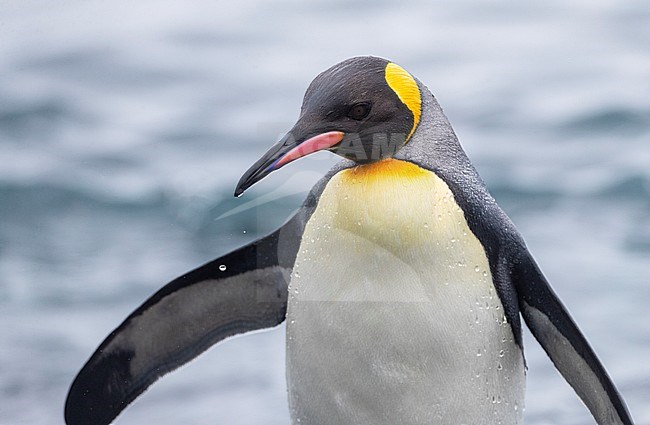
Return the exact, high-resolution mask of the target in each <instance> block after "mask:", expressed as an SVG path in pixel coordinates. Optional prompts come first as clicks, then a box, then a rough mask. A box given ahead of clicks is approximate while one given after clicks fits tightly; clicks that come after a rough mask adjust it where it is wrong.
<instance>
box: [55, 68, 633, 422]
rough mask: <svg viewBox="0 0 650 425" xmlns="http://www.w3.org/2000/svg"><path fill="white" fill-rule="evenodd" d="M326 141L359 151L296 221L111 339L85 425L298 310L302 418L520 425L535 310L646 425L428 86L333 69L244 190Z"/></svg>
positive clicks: (585, 378)
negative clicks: (215, 348) (526, 344)
mask: <svg viewBox="0 0 650 425" xmlns="http://www.w3.org/2000/svg"><path fill="white" fill-rule="evenodd" d="M320 150H328V151H330V152H333V153H335V154H338V155H340V156H341V157H343V159H342V161H341V162H340V163H339V164H338V165H336V166H334V168H333V169H332V170H330V172H329V173H328V174H327V175H326V176H325V177H324V178H323V179H322V180H321V181H320V182H319V183H317V184H316V186H315V187H314V188H313V189H312V190H311V192H310V193H309V195H308V196H307V199H306V201H305V202H304V204H303V205H302V207H301V208H300V209H299V210H298V211H297V212H296V213H295V215H294V216H293V217H292V218H290V219H289V220H288V221H287V222H286V224H284V225H283V226H282V227H281V228H280V229H278V230H277V231H275V232H273V233H271V234H270V235H268V236H266V237H263V238H261V239H259V240H257V241H254V242H252V243H250V244H249V245H246V246H244V247H242V248H239V249H237V250H235V251H233V252H231V253H229V254H226V255H224V256H223V257H220V258H218V259H216V260H214V261H212V262H210V263H207V264H205V265H203V266H201V267H199V268H197V269H195V270H193V271H191V272H189V273H187V274H185V275H183V276H181V277H179V278H177V279H175V280H173V281H172V282H170V283H169V284H167V285H166V286H164V287H163V288H162V289H160V290H159V291H158V292H157V293H155V294H154V295H153V296H152V297H151V298H149V299H148V300H146V301H145V302H144V303H143V304H142V305H141V306H140V307H138V308H137V309H136V310H135V311H134V312H133V313H132V314H131V315H130V316H129V317H127V318H126V320H125V321H124V322H123V323H122V324H121V325H120V326H119V327H117V328H116V329H115V330H114V331H113V332H112V333H111V334H110V335H109V336H108V337H107V338H106V339H105V340H104V342H102V344H101V345H100V346H99V348H98V349H97V350H96V351H95V353H94V354H93V355H92V356H91V357H90V359H89V360H88V362H87V363H86V364H85V366H84V367H83V368H82V370H81V371H80V372H79V374H78V375H77V377H76V379H75V380H74V382H73V384H72V386H71V388H70V391H69V394H68V398H67V401H66V406H65V419H66V422H67V424H68V425H88V424H93V425H102V424H109V423H110V422H111V421H113V419H114V418H115V417H116V416H117V415H118V414H119V413H120V412H121V411H122V410H123V409H124V408H125V407H126V406H127V405H128V404H129V403H130V402H132V401H133V400H134V399H135V398H136V397H138V395H140V394H141V393H142V392H143V391H145V390H146V389H147V388H148V387H149V386H150V385H151V384H152V383H153V382H154V381H156V380H157V379H158V378H160V377H161V376H162V375H164V374H166V373H167V372H170V371H172V370H173V369H175V368H177V367H179V366H180V365H182V364H184V363H186V362H188V361H189V360H191V359H193V358H194V357H196V356H197V355H199V354H200V353H202V352H203V351H204V350H206V349H207V348H209V347H210V346H212V345H213V344H215V343H217V342H219V341H221V340H223V339H225V338H227V337H230V336H233V335H235V334H240V333H244V332H247V331H252V330H256V329H262V328H269V327H273V326H276V325H278V324H280V323H282V322H283V321H284V320H285V319H286V321H287V339H286V368H287V387H288V393H289V394H288V396H289V408H290V409H289V410H290V415H291V422H292V424H303V425H304V424H314V425H329V424H331V425H343V424H346V425H353V424H354V425H356V424H359V425H361V424H363V425H368V424H374V425H384V424H385V425H395V424H403V425H415V424H449V425H456V424H468V425H480V424H485V425H488V424H489V425H493V424H503V425H515V424H521V423H523V410H524V409H523V407H524V389H525V372H526V366H525V361H524V354H523V345H522V326H521V321H520V317H523V318H524V320H525V322H526V324H527V325H528V327H529V329H530V330H531V332H532V334H533V335H534V336H535V338H536V339H537V340H538V341H539V343H540V344H541V346H542V347H543V348H544V350H545V351H546V353H547V354H548V355H549V357H550V358H551V360H552V361H553V363H554V364H555V366H556V368H557V369H558V370H559V372H560V373H561V374H562V375H563V376H564V378H565V379H566V380H567V382H568V383H569V384H570V385H571V386H572V387H573V389H574V390H575V392H576V393H577V395H578V396H579V397H580V398H581V399H582V401H583V402H584V404H585V405H586V407H587V408H588V409H589V410H590V412H591V414H592V415H593V417H594V419H595V420H596V422H597V423H598V424H600V425H618V424H624V425H630V424H633V421H632V418H631V416H630V414H629V413H628V410H627V408H626V406H625V402H624V401H623V399H622V398H621V396H620V395H619V392H618V391H617V389H616V387H615V386H614V384H613V382H612V380H611V379H610V378H609V376H608V375H607V372H606V371H605V369H604V367H603V365H602V364H601V362H600V361H599V360H598V358H597V357H596V354H595V353H594V351H593V350H592V348H591V347H590V346H589V344H588V342H587V341H586V339H585V337H584V336H583V335H582V333H581V332H580V330H579V329H578V327H577V326H576V324H575V322H574V321H573V320H572V318H571V317H570V315H569V313H568V312H567V310H566V309H565V307H564V306H563V305H562V303H561V302H560V300H559V299H558V297H557V296H556V295H555V293H554V292H553V290H552V289H551V287H550V286H549V284H548V282H547V280H546V279H545V277H544V275H543V274H542V272H541V271H540V269H539V267H538V266H537V264H536V263H535V261H534V260H533V258H532V256H531V254H530V253H529V251H528V249H527V248H526V245H525V244H524V241H523V239H522V237H521V236H520V234H519V233H518V232H517V230H516V229H515V226H514V225H513V224H512V222H511V221H510V219H509V218H508V217H507V216H506V215H505V213H504V212H503V211H502V210H501V209H500V208H499V206H498V205H497V204H496V202H495V200H494V199H493V198H492V196H491V195H490V194H489V193H488V191H487V189H486V187H485V185H484V183H483V182H482V180H481V178H480V177H479V176H478V174H477V172H476V170H475V169H474V167H473V166H472V164H471V163H470V161H469V159H468V157H467V156H466V154H465V153H464V151H463V149H462V148H461V146H460V144H459V142H458V140H457V138H456V135H455V134H454V131H453V129H452V127H451V125H450V124H449V122H448V120H447V118H446V117H445V115H444V114H443V112H442V109H441V108H440V106H439V105H438V102H437V101H436V99H435V98H434V96H433V95H432V94H431V92H430V91H429V90H428V88H427V87H426V86H424V85H423V84H422V83H421V82H420V81H418V80H417V79H416V78H415V77H413V76H412V75H411V74H409V73H408V72H407V71H405V70H404V69H403V68H402V67H400V66H399V65H397V64H395V63H393V62H390V61H388V60H385V59H382V58H377V57H356V58H351V59H348V60H345V61H343V62H341V63H339V64H337V65H335V66H333V67H331V68H330V69H328V70H326V71H324V72H322V73H321V74H320V75H318V76H317V77H316V78H315V79H314V81H313V82H312V83H311V85H310V86H309V88H308V89H307V92H306V94H305V96H304V100H303V104H302V108H301V112H300V116H299V119H298V121H297V123H296V124H295V126H294V127H293V128H292V129H291V130H290V131H289V132H288V133H287V135H286V136H285V137H284V138H282V139H281V140H280V141H279V142H278V143H277V144H275V145H274V146H273V147H272V148H271V149H270V150H269V151H268V152H267V153H266V154H264V155H263V156H262V158H261V159H260V160H258V161H257V162H256V163H255V164H254V165H253V166H252V167H251V168H250V169H249V170H248V171H247V172H246V173H245V174H244V175H243V177H242V178H241V180H240V181H239V184H238V185H237V188H236V190H235V195H237V196H239V195H241V194H242V193H243V192H244V191H245V190H246V189H247V188H248V187H250V186H251V185H253V184H254V183H256V182H258V181H259V180H261V179H263V178H264V177H265V176H266V175H268V174H269V173H271V172H273V171H275V170H278V169H279V168H281V167H283V166H284V165H286V164H288V163H290V162H291V161H294V160H296V159H298V158H300V157H303V156H305V155H308V154H311V153H313V152H316V151H320ZM224 266H225V267H224Z"/></svg>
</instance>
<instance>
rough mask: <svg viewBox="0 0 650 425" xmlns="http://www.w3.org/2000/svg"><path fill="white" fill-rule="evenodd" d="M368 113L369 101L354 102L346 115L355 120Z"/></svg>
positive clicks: (362, 117)
mask: <svg viewBox="0 0 650 425" xmlns="http://www.w3.org/2000/svg"><path fill="white" fill-rule="evenodd" d="M369 113H370V103H368V102H361V103H355V104H354V105H352V106H351V107H350V109H348V117H350V118H352V119H353V120H357V121H360V120H362V119H364V118H365V117H367V116H368V114H369Z"/></svg>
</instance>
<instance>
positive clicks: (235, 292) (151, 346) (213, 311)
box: [65, 214, 302, 425]
mask: <svg viewBox="0 0 650 425" xmlns="http://www.w3.org/2000/svg"><path fill="white" fill-rule="evenodd" d="M301 232H302V225H301V217H300V214H297V215H296V216H294V218H293V219H291V220H290V221H289V222H287V223H286V224H285V225H284V226H283V227H282V228H280V229H279V230H277V231H276V232H274V233H272V234H271V235H269V236H267V237H265V238H262V239H259V240H257V241H255V242H253V243H251V244H249V245H246V246H244V247H242V248H240V249H238V250H235V251H233V252H231V253H229V254H226V255H224V256H223V257H221V258H218V259H216V260H214V261H211V262H209V263H207V264H205V265H203V266H201V267H199V268H197V269H195V270H193V271H191V272H189V273H187V274H185V275H183V276H181V277H179V278H177V279H175V280H173V281H172V282H170V283H168V284H167V285H165V286H164V287H163V288H161V289H160V290H159V291H158V292H157V293H155V294H154V295H153V296H151V297H150V298H149V299H148V300H146V301H145V302H144V303H143V304H142V305H141V306H140V307H138V308H137V309H136V310H135V311H134V312H133V313H131V315H129V317H127V319H126V320H125V321H124V322H123V323H122V324H121V325H120V326H119V327H118V328H116V329H115V330H114V331H113V332H111V334H110V335H109V336H108V337H107V338H106V339H105V340H104V342H102V344H101V345H100V346H99V348H98V349H97V350H96V351H95V353H94V354H93V355H92V356H91V357H90V359H89V360H88V362H87V363H86V364H85V365H84V367H83V368H82V369H81V371H80V372H79V374H78V375H77V377H76V378H75V380H74V382H73V383H72V386H71V387H70V391H69V393H68V397H67V400H66V405H65V421H66V423H67V424H68V425H87V424H93V425H103V424H109V423H111V422H112V421H113V420H114V419H115V417H117V415H118V414H119V413H120V412H121V411H122V410H123V409H124V408H126V406H127V405H128V404H129V403H131V402H132V401H133V400H135V398H136V397H138V396H139V395H140V394H141V393H142V392H144V391H145V390H146V389H147V388H148V387H149V386H150V385H151V384H152V383H154V382H155V381H156V380H157V379H158V378H160V377H161V376H163V375H164V374H166V373H168V372H171V371H172V370H174V369H176V368H177V367H179V366H181V365H183V364H185V363H187V362H188V361H190V360H191V359H193V358H194V357H196V356H198V355H199V354H201V353H202V352H203V351H205V350H207V349H208V348H209V347H210V346H211V345H213V344H215V343H217V342H219V341H221V340H222V339H224V338H227V337H229V336H233V335H236V334H239V333H243V332H247V331H251V330H255V329H262V328H269V327H273V326H276V325H278V324H280V323H282V322H283V321H284V319H285V314H286V309H287V285H288V282H289V275H290V273H291V269H292V267H293V262H294V261H295V256H296V253H297V250H298V246H299V243H300V234H301ZM224 266H225V269H224Z"/></svg>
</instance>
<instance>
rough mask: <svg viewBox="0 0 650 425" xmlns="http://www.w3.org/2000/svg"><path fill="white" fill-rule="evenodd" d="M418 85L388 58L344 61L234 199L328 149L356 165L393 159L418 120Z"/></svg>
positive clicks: (319, 82)
mask: <svg viewBox="0 0 650 425" xmlns="http://www.w3.org/2000/svg"><path fill="white" fill-rule="evenodd" d="M421 105H422V100H421V93H420V87H419V85H418V83H417V82H416V80H415V79H414V78H413V77H412V76H411V75H410V74H409V73H408V72H406V71H405V70H404V69H403V68H401V67H400V66H399V65H396V64H394V63H392V62H390V61H388V60H386V59H382V58H377V57H372V56H363V57H355V58H351V59H347V60H345V61H343V62H341V63H339V64H336V65H334V66H333V67H331V68H329V69H327V70H326V71H324V72H322V73H321V74H319V75H318V76H317V77H316V78H315V79H314V81H312V83H311V84H310V85H309V87H308V88H307V91H306V93H305V97H304V99H303V102H302V108H301V110H300V116H299V118H298V121H297V122H296V124H295V125H294V127H293V128H292V129H291V130H290V131H289V132H288V133H287V134H286V135H285V136H284V137H283V138H282V139H281V140H280V141H279V142H278V143H276V144H275V145H274V146H273V147H271V149H269V151H268V152H266V154H264V155H263V156H262V158H260V159H259V160H258V161H257V162H256V163H255V164H253V166H251V168H249V169H248V171H246V173H244V175H243V176H242V178H241V179H240V181H239V183H238V184H237V188H236V189H235V196H240V195H241V194H242V193H243V192H244V191H245V190H246V189H248V188H249V187H250V186H252V185H253V184H255V183H256V182H258V181H260V180H261V179H263V178H264V177H266V176H267V175H268V174H270V173H271V172H273V171H275V170H278V169H280V168H281V167H283V166H284V165H286V164H288V163H289V162H292V161H294V160H296V159H298V158H300V157H303V156H306V155H309V154H311V153H313V152H317V151H320V150H328V151H330V152H333V153H335V154H337V155H340V156H342V157H344V158H347V159H349V160H352V161H354V162H355V163H357V164H359V165H361V164H367V163H371V162H374V161H379V160H382V159H385V158H389V157H392V156H393V155H395V154H396V153H397V152H398V151H399V149H400V148H401V147H402V146H404V145H405V144H406V143H408V141H409V140H410V138H411V136H412V135H413V132H414V131H415V129H416V127H417V126H418V124H419V121H420V115H421V107H422V106H421Z"/></svg>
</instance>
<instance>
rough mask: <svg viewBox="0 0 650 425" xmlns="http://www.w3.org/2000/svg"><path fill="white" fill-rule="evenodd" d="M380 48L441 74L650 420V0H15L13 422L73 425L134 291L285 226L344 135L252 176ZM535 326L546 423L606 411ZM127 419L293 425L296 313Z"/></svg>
mask: <svg viewBox="0 0 650 425" xmlns="http://www.w3.org/2000/svg"><path fill="white" fill-rule="evenodd" d="M359 54H373V55H377V56H383V57H387V58H390V59H391V60H393V61H395V62H397V63H399V64H401V65H402V66H404V67H405V68H406V69H408V70H409V71H411V72H412V73H413V74H414V75H416V76H417V77H418V78H419V79H420V80H422V81H423V82H424V83H425V84H427V85H428V86H429V88H430V89H431V90H432V91H433V92H434V93H435V94H436V96H437V98H438V100H439V101H440V103H441V104H442V106H443V108H444V109H445V111H446V113H447V115H448V116H449V118H450V120H451V122H452V124H453V125H454V127H455V129H456V132H457V133H458V135H459V138H460V140H461V142H462V144H463V146H464V147H465V149H466V151H467V153H468V154H469V156H470V157H471V158H472V160H473V162H474V164H475V165H476V167H477V168H478V170H479V172H480V173H481V174H482V176H483V177H484V179H485V180H486V182H487V184H488V186H489V188H490V190H491V191H492V193H493V195H494V196H495V197H496V198H497V200H498V202H499V203H500V204H501V206H502V207H503V208H504V209H505V210H506V212H507V213H508V214H509V215H510V216H511V217H512V219H513V220H514V222H515V223H516V225H517V226H518V228H519V230H520V231H521V232H522V234H523V235H524V237H525V239H526V241H527V243H528V245H529V248H530V250H531V251H532V252H533V254H534V256H535V257H536V259H537V260H538V262H539V263H540V265H541V267H542V269H543V270H544V272H545V273H546V275H547V277H548V278H549V280H550V281H551V283H552V284H553V286H554V288H555V290H556V291H557V292H558V293H559V295H560V297H561V298H562V299H563V300H564V302H565V304H566V305H567V306H568V308H569V310H570V311H571V312H572V314H573V316H574V318H575V319H576V321H577V322H578V323H579V325H580V326H581V328H582V330H583V331H584V333H585V334H586V335H587V337H588V339H589V340H590V342H591V343H592V345H593V347H594V348H595V350H596V352H597V353H598V354H599V356H600V358H601V360H602V361H603V362H604V364H605V365H606V367H607V369H608V371H609V372H610V374H611V376H612V377H613V379H614V381H615V382H616V383H617V385H618V388H619V389H620V391H621V392H622V394H623V395H624V397H625V398H626V400H627V403H628V405H629V408H630V410H631V412H632V414H633V416H634V417H635V418H636V420H637V423H638V424H650V360H649V359H650V314H649V313H648V311H649V310H648V303H649V302H650V7H648V3H647V2H646V1H645V0H626V1H620V0H590V1H587V0H578V1H574V2H562V1H559V0H549V1H545V2H516V1H514V0H510V1H479V0H459V1H454V2H439V1H430V0H426V1H425V0H422V1H411V2H389V1H364V0H361V1H357V2H345V1H339V0H330V1H321V0H317V1H310V2H300V1H291V0H279V1H275V2H267V1H262V0H250V1H246V2H226V1H214V0H210V1H208V0H191V1H180V0H162V1H160V0H156V1H154V0H140V1H138V2H128V1H125V0H114V1H111V2H99V1H81V0H66V1H60V2H42V1H36V0H22V1H14V0H7V1H3V2H1V3H0V77H1V78H0V424H2V425H17V424H28V425H38V424H62V423H63V414H62V411H63V403H64V400H65V396H66V392H67V389H68V386H69V384H70V383H71V381H72V379H73V378H74V376H75V374H76V373H77V372H78V370H79V368H80V367H81V366H82V365H83V363H84V362H85V361H86V360H87V358H88V356H89V355H90V354H91V353H92V351H93V350H94V349H95V348H96V346H97V345H98V344H99V343H100V342H101V341H102V339H103V338H104V337H105V336H106V335H107V334H108V333H109V332H110V331H111V330H112V329H113V328H114V327H115V326H117V325H118V324H119V323H120V322H121V320H122V319H124V318H125V317H126V316H127V314H128V313H129V312H130V311H132V310H133V309H134V308H135V307H137V306H138V305H139V304H140V303H141V302H142V301H143V300H144V299H145V298H146V297H147V296H148V295H150V294H151V293H153V292H154V291H155V290H157V289H158V288H159V287H160V286H162V285H163V284H164V283H166V282H167V281H169V280H171V279H172V278H174V277H176V276H178V275H180V274H182V273H184V272H185V271H187V270H189V269H191V268H193V267H196V266H198V265H200V264H202V263H203V262H206V261H208V260H211V259H213V258H215V257H217V256H218V255H220V254H223V253H225V252H227V251H228V250H230V249H232V248H234V247H237V246H238V245H241V244H243V243H245V242H248V241H251V240H253V239H255V238H256V237H258V236H260V235H262V234H264V233H266V232H269V231H271V230H273V229H274V228H276V227H277V226H279V225H280V224H282V222H283V221H284V220H285V218H287V217H288V216H289V214H290V213H291V211H293V210H294V209H295V208H297V206H298V205H299V204H300V202H301V201H302V198H303V197H304V196H305V194H306V191H307V190H308V189H309V188H310V187H311V185H312V184H313V183H314V182H315V181H316V180H317V179H318V177H319V176H321V175H322V174H323V173H324V172H325V170H327V168H328V167H330V166H331V165H332V164H333V163H334V162H335V161H336V159H335V158H333V157H332V156H331V155H330V154H327V153H319V154H317V155H314V156H313V157H311V158H307V159H305V160H303V161H299V162H297V163H295V164H291V165H290V166H287V167H285V168H284V169H283V170H282V172H279V173H276V174H275V175H273V176H270V177H269V178H268V179H266V180H264V181H263V182H261V183H260V184H258V185H257V186H255V187H254V188H252V189H251V190H250V191H249V192H247V193H246V195H244V197H243V198H240V199H235V198H233V196H232V192H233V190H234V186H235V184H236V182H237V180H238V178H239V176H240V175H241V174H242V173H243V172H244V171H245V170H246V168H247V167H248V166H249V165H250V164H252V163H253V162H254V161H255V160H256V159H257V158H258V157H259V156H260V155H261V154H262V153H263V152H264V151H265V150H266V149H267V148H268V147H269V146H270V145H271V144H272V143H273V142H275V141H276V140H277V139H278V138H279V137H280V136H281V134H282V132H283V131H286V130H288V129H289V128H290V127H291V125H292V122H293V121H294V120H295V118H296V117H297V114H298V111H299V106H300V102H301V99H302V95H303V92H304V90H305V88H306V87H307V85H308V84H309V82H310V81H311V79H312V78H313V77H314V76H315V75H316V74H317V73H318V72H320V71H322V70H323V69H325V68H327V67H329V66H331V65H333V64H334V63H336V62H338V61H340V60H342V59H345V58H347V57H350V56H354V55H359ZM233 211H234V212H235V213H231V212H233ZM525 346H526V353H527V361H528V368H529V370H528V390H527V402H526V415H525V416H526V421H527V424H531V425H546V424H549V425H550V424H572V425H576V424H578V425H581V424H585V425H586V424H592V423H593V421H592V419H591V418H590V416H589V413H588V412H587V410H586V409H585V408H584V407H583V406H582V405H581V403H580V401H579V400H578V399H577V397H576V396H575V395H574V393H573V391H572V390H571V388H570V387H569V386H568V385H567V384H566V383H565V382H564V381H563V380H562V378H561V377H560V376H559V375H558V373H556V372H555V370H554V369H553V366H552V364H551V363H550V361H549V360H548V358H547V357H546V355H545V354H544V352H543V351H542V350H541V349H540V348H539V346H538V345H537V343H536V342H535V341H534V340H533V339H532V338H531V337H530V336H529V335H526V339H525ZM116 423H117V424H143V423H155V424H165V425H168V424H169V425H171V424H197V425H198V424H238V425H253V424H267V425H274V424H277V425H280V424H287V423H288V408H287V399H286V387H285V382H284V329H283V327H282V326H280V327H278V328H277V329H273V330H270V331H266V332H258V333H255V334H252V335H247V336H243V337H237V338H233V339H230V340H228V341H226V342H224V343H222V344H220V345H218V346H217V347H213V348H212V349H211V350H209V351H208V352H207V353H205V354H204V355H202V356H201V357H200V358H198V359H197V360H196V361H194V362H192V363H191V364H190V365H188V366H186V367H184V368H182V369H181V370H179V371H177V372H175V373H173V374H171V375H169V376H166V377H164V378H163V379H162V380H161V381H159V382H158V383H157V384H156V385H154V386H153V387H152V389H151V390H150V391H148V392H147V393H146V394H145V395H144V396H143V397H142V398H141V399H139V400H137V401H136V402H135V403H134V404H133V405H132V406H131V407H130V408H128V409H127V410H126V411H125V413H124V414H123V415H122V416H120V417H119V418H118V420H117V421H116Z"/></svg>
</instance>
